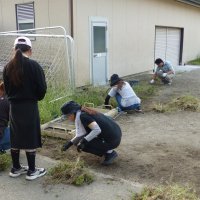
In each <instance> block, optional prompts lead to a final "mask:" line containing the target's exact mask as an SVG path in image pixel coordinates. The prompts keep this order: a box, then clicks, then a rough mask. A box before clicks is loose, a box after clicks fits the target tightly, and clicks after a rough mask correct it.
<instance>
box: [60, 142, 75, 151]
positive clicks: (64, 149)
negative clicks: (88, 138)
mask: <svg viewBox="0 0 200 200" xmlns="http://www.w3.org/2000/svg"><path fill="white" fill-rule="evenodd" d="M72 145H73V143H72V142H71V141H68V142H66V143H65V144H64V145H63V146H62V148H61V151H66V150H67V149H69V147H71V146H72Z"/></svg>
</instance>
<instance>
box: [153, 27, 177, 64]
mask: <svg viewBox="0 0 200 200" xmlns="http://www.w3.org/2000/svg"><path fill="white" fill-rule="evenodd" d="M180 44H181V29H178V28H168V27H156V36H155V59H156V58H161V59H163V60H168V61H170V62H171V63H172V65H174V66H177V65H179V61H180Z"/></svg>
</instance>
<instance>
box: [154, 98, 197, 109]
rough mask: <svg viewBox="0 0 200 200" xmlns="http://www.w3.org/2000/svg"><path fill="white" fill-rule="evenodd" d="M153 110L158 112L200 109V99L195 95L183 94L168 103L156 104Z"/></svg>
mask: <svg viewBox="0 0 200 200" xmlns="http://www.w3.org/2000/svg"><path fill="white" fill-rule="evenodd" d="M153 110H154V111H156V112H160V113H164V112H173V111H193V112H198V111H200V100H199V99H198V98H196V97H194V96H190V95H187V96H181V97H178V98H175V99H173V100H172V101H171V102H169V103H166V104H161V103H158V104H155V105H154V106H153Z"/></svg>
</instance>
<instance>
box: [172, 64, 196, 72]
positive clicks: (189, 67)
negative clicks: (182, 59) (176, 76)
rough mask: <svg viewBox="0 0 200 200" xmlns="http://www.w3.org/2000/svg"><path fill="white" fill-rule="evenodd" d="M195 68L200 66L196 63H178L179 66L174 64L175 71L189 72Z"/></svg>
mask: <svg viewBox="0 0 200 200" xmlns="http://www.w3.org/2000/svg"><path fill="white" fill-rule="evenodd" d="M195 69H200V66H198V65H179V66H175V67H174V70H175V71H176V72H189V71H192V70H195Z"/></svg>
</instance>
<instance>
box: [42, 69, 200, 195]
mask: <svg viewBox="0 0 200 200" xmlns="http://www.w3.org/2000/svg"><path fill="white" fill-rule="evenodd" d="M137 78H139V79H143V80H150V75H149V74H147V75H145V76H139V77H137ZM199 85H200V70H194V71H191V72H183V73H179V74H177V75H176V78H175V80H174V82H173V84H172V85H171V86H160V87H159V91H158V94H157V95H155V96H154V97H152V98H151V99H149V100H147V101H146V102H144V104H143V109H144V111H145V112H144V114H125V115H121V116H120V117H119V118H117V119H116V121H117V123H118V124H119V125H120V126H121V129H122V132H123V137H122V142H121V145H120V146H119V147H118V149H117V152H118V154H119V157H118V160H117V161H116V162H115V163H114V164H113V165H112V166H109V167H103V166H101V165H100V164H99V162H100V161H101V159H102V158H98V157H96V156H93V155H91V154H86V153H81V154H78V153H77V152H76V150H75V148H74V147H73V148H71V149H69V150H68V151H66V152H64V153H60V147H61V144H62V143H63V141H62V140H52V139H46V140H45V142H44V148H43V149H42V150H41V151H40V153H41V154H43V155H48V156H50V157H53V158H56V159H61V158H67V159H70V160H75V158H76V156H78V155H80V156H81V157H82V158H83V159H84V160H85V162H86V164H88V166H89V167H90V168H92V169H94V170H96V171H97V172H101V173H105V174H110V175H113V176H116V177H120V178H124V179H127V180H131V181H136V182H139V183H142V184H147V185H158V184H161V183H168V182H175V183H180V184H191V185H192V186H194V188H195V189H196V190H197V192H198V193H199V194H200V178H199V177H200V123H199V121H200V113H198V112H186V111H180V112H175V113H156V112H153V111H149V110H150V109H149V108H150V106H151V104H152V103H154V102H168V101H170V99H172V98H174V97H178V96H181V95H187V94H191V95H194V96H196V97H199V98H200V89H199ZM69 138H70V136H69ZM50 150H51V151H50Z"/></svg>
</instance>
